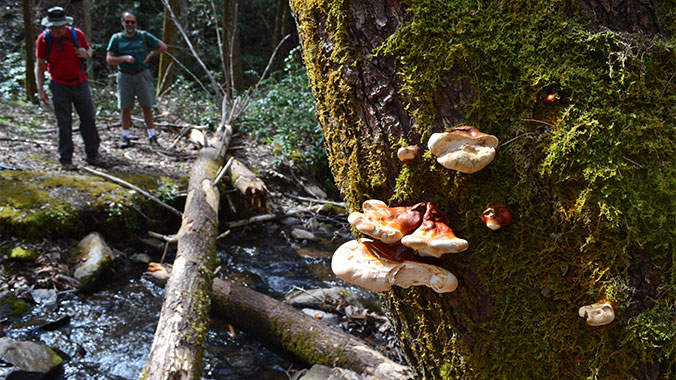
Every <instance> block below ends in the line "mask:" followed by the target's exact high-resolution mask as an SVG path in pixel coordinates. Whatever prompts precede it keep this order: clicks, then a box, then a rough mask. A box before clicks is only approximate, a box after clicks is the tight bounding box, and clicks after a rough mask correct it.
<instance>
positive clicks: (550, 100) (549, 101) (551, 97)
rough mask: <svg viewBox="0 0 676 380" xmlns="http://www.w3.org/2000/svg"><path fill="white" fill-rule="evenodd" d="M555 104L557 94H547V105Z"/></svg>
mask: <svg viewBox="0 0 676 380" xmlns="http://www.w3.org/2000/svg"><path fill="white" fill-rule="evenodd" d="M554 102H556V94H554V93H551V94H547V96H545V103H547V104H554Z"/></svg>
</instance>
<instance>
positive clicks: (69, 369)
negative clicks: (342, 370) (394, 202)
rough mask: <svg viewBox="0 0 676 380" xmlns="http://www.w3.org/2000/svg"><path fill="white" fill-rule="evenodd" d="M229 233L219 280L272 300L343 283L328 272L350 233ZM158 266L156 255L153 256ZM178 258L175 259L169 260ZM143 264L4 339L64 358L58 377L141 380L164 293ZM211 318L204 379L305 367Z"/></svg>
mask: <svg viewBox="0 0 676 380" xmlns="http://www.w3.org/2000/svg"><path fill="white" fill-rule="evenodd" d="M253 230H254V228H251V229H249V230H240V231H235V232H233V233H231V234H230V235H229V236H228V237H226V238H225V239H224V240H226V243H225V244H221V245H219V259H220V260H219V261H220V265H221V270H220V272H219V276H221V277H226V278H230V279H233V280H236V281H238V282H239V283H243V284H246V285H247V286H249V287H251V288H253V289H255V290H257V291H259V292H262V293H265V294H268V295H270V296H272V297H275V298H278V299H280V298H282V296H283V295H284V294H285V293H287V292H289V291H290V290H292V289H294V287H298V288H304V289H312V288H323V287H331V286H338V285H340V286H344V285H346V284H345V283H343V282H341V281H339V280H337V279H336V277H335V276H334V275H333V274H332V273H331V269H330V257H331V254H332V252H333V250H334V249H335V248H336V247H338V245H340V244H341V243H342V242H344V241H345V240H346V239H347V238H348V237H349V236H348V235H347V231H346V230H344V229H343V231H342V232H341V233H340V234H339V235H340V237H339V238H338V239H335V238H334V239H333V241H332V239H325V240H323V241H319V242H298V241H294V240H293V239H290V238H288V237H287V234H288V231H289V230H290V228H289V227H286V226H283V225H281V224H275V223H271V224H268V225H266V226H257V227H255V232H254V231H253ZM153 259H154V260H155V261H158V258H155V257H154V256H153ZM171 259H172V260H173V258H171ZM144 269H145V265H144V264H136V263H132V262H129V261H124V264H122V265H118V266H116V269H115V273H114V274H113V276H111V277H112V278H114V280H109V281H108V282H107V283H105V284H104V285H103V286H101V287H99V288H98V289H99V290H97V291H95V292H93V293H91V294H81V293H77V292H67V293H61V294H59V297H58V301H57V302H56V303H54V304H51V305H47V306H45V307H41V306H40V305H38V306H36V307H35V308H33V309H32V310H31V312H30V313H29V314H27V315H25V316H24V317H23V318H22V319H21V320H20V321H18V322H14V323H13V324H12V325H10V326H9V328H8V329H6V330H5V334H6V335H7V336H8V337H9V338H12V339H16V340H33V341H39V342H42V343H44V344H46V345H48V346H50V347H52V348H56V349H58V350H60V351H61V352H62V353H64V354H66V355H67V357H68V359H67V360H66V361H65V363H64V365H63V368H62V370H60V372H59V373H57V374H56V375H54V376H53V377H52V378H53V379H58V380H65V379H68V380H84V379H96V380H103V379H115V380H121V379H125V380H126V379H136V378H137V376H138V373H139V371H140V370H141V368H142V367H143V364H144V361H145V359H146V357H147V355H148V352H149V350H150V345H151V343H152V341H153V335H154V332H155V327H156V324H157V318H158V316H159V313H160V309H161V307H162V299H163V295H164V290H163V289H162V288H161V287H159V286H158V285H155V284H154V283H152V282H150V281H148V280H146V279H143V278H142V276H141V274H142V272H143V271H144ZM231 333H232V330H231V328H230V326H229V325H228V324H227V323H226V322H224V321H220V320H217V319H212V323H211V328H210V330H209V333H208V337H207V345H206V350H205V360H204V363H205V369H204V372H203V377H202V378H203V379H205V380H207V379H216V380H218V379H229V380H239V379H242V380H245V379H263V380H264V379H271V380H272V379H275V380H276V379H279V380H287V379H288V376H287V375H286V371H287V370H289V369H290V368H294V369H300V368H303V367H305V366H306V365H305V364H303V363H298V362H294V360H293V359H292V358H290V357H288V356H286V355H285V354H284V353H282V352H280V351H276V350H275V349H273V348H270V347H268V346H267V345H266V343H264V342H260V341H258V340H256V338H255V336H253V335H251V334H249V333H246V332H242V331H235V333H234V334H233V335H231Z"/></svg>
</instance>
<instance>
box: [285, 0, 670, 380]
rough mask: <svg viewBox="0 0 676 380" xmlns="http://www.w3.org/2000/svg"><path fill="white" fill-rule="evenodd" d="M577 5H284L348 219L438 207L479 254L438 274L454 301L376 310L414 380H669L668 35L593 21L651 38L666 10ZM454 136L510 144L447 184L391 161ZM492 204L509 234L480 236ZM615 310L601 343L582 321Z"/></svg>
mask: <svg viewBox="0 0 676 380" xmlns="http://www.w3.org/2000/svg"><path fill="white" fill-rule="evenodd" d="M610 3H612V4H613V5H612V6H610V8H608V4H610ZM578 4H579V3H578ZM584 4H586V6H587V8H585V9H589V11H588V10H585V9H571V8H570V7H568V6H566V5H563V4H561V3H555V2H549V1H537V2H528V4H526V3H519V4H513V3H511V2H489V3H485V2H482V3H481V4H480V5H479V4H475V5H471V4H469V3H466V2H460V1H443V2H403V1H402V2H399V1H383V0H370V1H360V2H342V1H328V2H325V1H300V0H292V1H291V8H292V10H293V12H294V16H295V19H296V23H297V28H298V31H299V36H300V38H301V44H302V47H303V54H304V62H305V65H306V67H307V69H308V76H309V78H310V84H311V86H312V90H313V94H314V96H315V100H316V105H317V107H316V108H317V117H318V120H319V122H320V124H321V126H322V129H323V132H324V138H325V143H326V147H327V152H328V155H329V163H330V165H331V168H332V172H333V173H334V179H335V182H336V184H337V186H338V188H339V190H340V191H341V193H342V195H343V197H344V199H345V201H346V203H347V205H348V208H349V209H350V211H361V204H362V202H363V201H364V200H366V199H380V200H383V201H385V202H386V203H388V204H389V205H390V206H403V205H412V204H415V203H417V202H420V201H431V202H434V203H435V204H437V205H438V206H439V207H440V208H441V209H442V210H444V211H445V212H446V214H448V215H449V218H450V226H451V227H452V228H453V229H454V230H455V232H456V234H457V235H458V236H459V237H461V238H464V239H466V240H468V241H469V249H468V250H467V251H465V252H462V253H459V254H450V255H446V257H445V258H443V260H441V261H440V265H442V266H443V267H444V268H446V269H448V270H450V271H451V272H453V273H454V274H455V275H456V276H457V277H458V281H459V287H458V289H457V290H456V291H455V292H453V293H447V294H437V293H435V292H433V291H431V290H430V289H428V288H421V287H413V288H410V289H401V288H397V287H395V288H394V289H393V290H391V291H389V292H387V293H383V301H384V303H385V307H386V308H387V309H388V310H389V313H390V316H391V319H392V323H393V325H394V326H395V329H396V330H397V331H398V337H399V338H400V339H401V340H402V346H403V347H404V350H405V353H406V356H407V359H408V360H409V362H410V364H411V365H412V366H413V367H414V368H415V369H416V372H417V375H418V377H419V378H425V379H448V378H457V379H495V378H505V379H508V378H514V377H515V376H517V377H519V378H532V379H540V378H548V377H551V375H552V374H558V376H560V378H566V379H568V378H570V379H578V378H589V377H598V378H632V377H634V378H638V379H657V378H666V377H669V376H673V375H674V374H675V373H676V365H675V364H674V363H675V362H676V336H675V334H673V333H671V332H670V331H673V329H674V321H675V320H676V311H674V308H673V306H672V305H673V303H674V298H675V297H676V292H675V291H674V289H676V234H675V233H674V229H673V226H671V225H670V224H668V223H665V220H667V219H669V220H674V219H675V218H676V203H675V202H674V201H673V200H672V199H674V198H676V194H675V193H674V191H675V190H674V189H676V183H675V182H676V181H674V180H667V182H668V183H669V185H667V187H665V186H664V184H662V183H661V182H662V181H663V179H664V178H667V177H665V176H668V177H669V178H671V177H673V176H674V175H676V169H675V168H676V162H675V161H674V158H673V157H674V156H673V154H674V148H673V143H671V142H669V141H671V140H673V139H674V138H676V132H675V131H676V128H673V126H674V125H676V109H675V108H674V107H673V98H674V97H676V83H674V81H673V73H674V72H676V64H675V63H674V62H673V52H671V49H670V48H669V47H668V46H670V45H669V43H668V41H667V40H665V39H664V36H659V35H657V36H656V38H653V39H646V38H644V36H643V35H641V34H635V35H628V34H624V33H615V32H613V31H608V30H604V29H602V28H599V27H598V25H596V24H595V23H596V22H598V23H601V24H603V23H604V22H605V21H603V20H607V21H610V20H611V17H609V16H600V15H598V12H596V11H594V12H596V14H597V16H598V17H599V18H600V19H590V18H589V17H586V16H587V15H589V14H590V13H591V12H592V11H593V10H597V9H604V11H605V10H606V9H608V12H609V13H608V15H611V14H613V9H615V10H616V9H620V8H621V9H624V10H626V12H625V11H623V12H624V13H622V14H624V15H626V17H624V18H622V19H621V20H622V27H618V28H617V29H616V30H628V31H636V30H640V31H642V32H643V31H646V32H647V31H651V32H654V31H659V30H660V28H659V20H660V17H659V9H658V8H657V7H656V6H655V4H653V3H651V2H640V4H639V2H638V1H618V2H609V1H606V0H599V1H593V0H589V1H585V2H584ZM599 7H600V8H599ZM618 7H619V8H618ZM632 7H634V8H632ZM635 7H639V8H640V9H641V12H640V15H638V16H637V17H638V18H637V19H635V20H634V19H633V18H632V17H634V16H636V15H632V14H631V12H630V11H629V10H630V9H638V8H635ZM644 15H646V16H644ZM630 16H631V17H630ZM632 20H634V21H632ZM636 28H638V29H636ZM601 62H603V63H601ZM639 78H641V79H639ZM602 89H603V90H602ZM547 95H552V96H553V98H552V97H549V98H547ZM545 99H550V100H551V99H554V100H553V101H550V100H545ZM637 104H641V105H640V106H637ZM655 115H659V116H658V117H655ZM460 125H475V126H477V127H478V128H479V129H480V130H481V131H483V132H485V133H489V134H493V135H496V136H497V137H498V138H499V139H500V141H501V143H502V145H499V146H498V148H497V153H496V157H495V159H494V160H493V162H492V163H491V164H490V165H488V166H487V167H486V168H484V169H483V170H481V171H480V172H478V173H474V174H463V173H459V172H455V171H452V170H448V169H446V168H444V167H442V166H440V165H439V164H438V163H437V162H436V158H435V157H434V156H433V155H432V154H431V153H430V152H426V153H425V155H424V156H423V159H422V161H421V162H420V163H418V164H413V165H405V164H402V163H401V162H399V161H398V160H397V158H396V151H397V148H399V147H401V146H406V145H409V144H415V145H421V146H423V147H426V146H427V142H428V139H429V137H430V136H431V134H432V133H437V132H443V131H444V130H447V129H450V128H452V127H455V126H460ZM620 125H621V127H619V129H621V130H622V131H620V130H618V129H617V128H618V126H620ZM649 131H650V132H649ZM646 133H649V134H650V135H651V136H652V137H651V138H648V137H647V136H646V135H645V134H646ZM654 138H656V139H657V140H658V141H659V142H654V141H653V140H652V139H654ZM654 144H657V145H654ZM655 146H662V147H663V148H659V149H658V150H654V151H652V152H653V153H648V151H649V150H650V148H649V147H655ZM639 152H642V153H640V154H639ZM637 155H638V156H637ZM638 157H640V159H638ZM665 157H669V158H667V159H666V162H665V161H664V160H665ZM602 173H605V174H602ZM611 173H612V174H611ZM620 173H621V174H620ZM649 189H656V190H655V191H653V190H649ZM657 189H659V190H657ZM660 194H661V195H660ZM663 197H667V198H668V199H670V200H669V201H666V202H665V201H664V200H663V199H667V198H663ZM493 201H499V202H502V203H505V204H507V205H508V208H509V209H510V210H511V212H512V215H513V217H514V218H513V221H512V224H511V225H510V226H507V227H503V228H501V229H500V230H498V231H491V230H489V229H487V228H486V227H484V226H483V225H481V220H480V219H481V218H480V217H481V213H482V210H484V209H485V208H486V206H487V204H489V203H490V202H493ZM648 215H664V216H665V217H666V219H662V218H661V217H660V218H656V217H648ZM602 298H607V299H609V300H611V301H613V302H615V303H616V304H615V314H616V318H615V321H614V322H612V323H611V324H610V325H608V326H603V327H591V326H588V325H587V324H586V323H585V321H584V319H582V318H580V317H579V316H578V308H579V307H581V306H583V305H586V304H591V303H594V302H596V301H598V300H600V299H602ZM651 331H653V332H654V331H658V332H657V333H655V334H656V335H653V332H651ZM658 336H659V337H658Z"/></svg>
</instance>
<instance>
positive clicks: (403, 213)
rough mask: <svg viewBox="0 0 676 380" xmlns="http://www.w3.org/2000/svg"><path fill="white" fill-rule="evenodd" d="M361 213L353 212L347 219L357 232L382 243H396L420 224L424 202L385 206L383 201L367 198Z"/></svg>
mask: <svg viewBox="0 0 676 380" xmlns="http://www.w3.org/2000/svg"><path fill="white" fill-rule="evenodd" d="M362 208H363V211H364V212H363V213H361V212H353V213H351V214H350V216H349V217H348V218H347V221H348V222H349V223H350V224H351V225H353V226H354V227H355V228H356V229H357V230H358V231H359V232H361V233H364V234H366V235H369V236H371V237H373V238H376V239H378V240H380V241H382V242H383V243H387V244H391V243H396V242H398V241H399V240H401V238H402V237H403V236H404V235H408V234H409V233H411V232H412V231H414V230H415V229H416V228H418V226H419V225H420V222H421V221H422V216H423V214H424V212H425V204H424V203H418V204H415V205H413V206H410V207H387V205H386V204H385V202H383V201H379V200H377V199H369V200H367V201H365V202H364V203H363V205H362Z"/></svg>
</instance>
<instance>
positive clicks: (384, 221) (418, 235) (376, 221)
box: [332, 93, 615, 326]
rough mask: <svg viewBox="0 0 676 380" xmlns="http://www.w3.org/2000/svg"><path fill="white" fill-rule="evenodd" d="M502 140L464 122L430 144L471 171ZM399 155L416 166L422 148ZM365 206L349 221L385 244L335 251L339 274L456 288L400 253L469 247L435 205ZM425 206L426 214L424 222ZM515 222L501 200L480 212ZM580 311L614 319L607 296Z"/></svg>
mask: <svg viewBox="0 0 676 380" xmlns="http://www.w3.org/2000/svg"><path fill="white" fill-rule="evenodd" d="M556 100H557V98H556V94H554V93H551V94H548V95H547V96H546V97H545V98H544V101H545V103H547V104H553V103H554V102H556ZM498 144H499V141H498V138H497V137H495V136H493V135H489V134H486V133H483V132H481V131H479V130H478V129H477V128H476V127H473V126H460V127H455V128H453V129H452V130H450V131H447V132H442V133H433V134H432V136H430V138H429V140H428V142H427V147H428V148H429V150H430V152H431V153H432V154H433V155H434V156H435V157H436V158H437V162H439V164H441V165H442V166H443V167H445V168H447V169H452V170H457V171H459V172H462V173H468V174H472V173H476V172H478V171H479V170H481V169H483V168H485V167H486V166H487V165H488V164H490V163H491V162H492V161H493V158H494V157H495V148H496V147H497V146H498ZM397 157H398V158H399V160H400V161H401V162H403V163H404V164H417V163H418V162H420V160H421V157H422V148H420V147H419V146H416V145H409V146H405V147H401V148H399V150H398V151H397ZM363 208H364V213H363V214H362V213H358V212H355V213H352V214H351V215H350V217H349V219H348V221H349V222H350V223H351V224H352V225H354V226H355V228H357V230H359V231H360V232H362V233H365V234H367V235H369V236H372V237H374V238H376V239H379V240H380V241H382V242H383V243H386V244H383V243H380V242H377V241H376V242H374V241H372V240H369V239H360V240H358V241H357V240H353V241H350V242H347V243H345V244H343V246H341V247H340V248H338V250H337V251H336V253H335V254H334V259H333V263H332V268H333V271H334V272H335V273H336V275H338V277H340V278H342V279H344V280H346V281H348V282H352V283H355V284H357V285H361V286H363V287H366V288H369V289H372V290H388V289H390V287H391V285H400V286H403V287H409V286H411V285H427V286H430V287H431V288H433V289H434V290H436V291H437V292H439V293H443V292H452V291H453V290H455V288H456V287H457V279H456V278H455V276H454V275H453V274H451V273H450V272H448V271H446V270H445V269H443V268H439V267H436V266H433V265H429V264H419V263H417V261H416V260H417V259H416V256H413V255H411V254H410V252H408V253H406V254H405V255H404V254H403V253H402V252H404V251H405V250H406V249H409V250H412V251H415V253H417V254H418V257H420V256H432V257H437V258H438V257H441V255H443V254H444V253H449V252H462V251H464V250H465V249H467V241H465V240H463V239H459V238H457V237H456V236H455V234H454V233H453V230H451V229H450V227H448V225H447V224H446V223H444V222H443V221H442V220H443V219H445V217H444V216H442V215H441V214H440V212H439V211H438V210H436V209H435V208H434V206H433V205H432V204H431V203H418V204H416V205H414V206H411V207H408V208H407V207H395V208H388V207H387V206H386V205H385V203H383V202H381V201H377V200H369V201H366V202H364V205H363ZM422 209H424V214H423V218H422V221H420V213H421V210H422ZM511 221H512V216H511V214H510V212H509V210H508V209H507V206H505V205H504V204H502V203H499V202H491V203H489V204H488V207H487V208H486V210H484V212H483V213H482V214H481V222H482V223H483V224H484V225H485V226H486V227H488V228H489V229H491V230H493V231H495V230H498V229H500V228H501V227H505V226H507V225H509V224H510V222H511ZM387 244H391V245H387ZM392 252H397V255H395V256H396V258H392V255H391V253H392ZM362 262H363V263H366V262H368V263H367V264H365V265H364V266H363V267H358V263H362ZM413 263H415V264H413ZM413 265H415V266H413ZM423 265H424V266H423ZM402 268H403V269H402ZM414 268H415V269H414ZM423 268H424V269H423ZM339 273H340V274H339ZM341 276H342V277H341ZM578 313H579V315H580V317H582V318H585V319H586V321H587V324H588V325H590V326H603V325H607V324H609V323H611V322H612V321H613V320H614V319H615V310H614V308H613V302H609V301H606V300H601V301H599V302H596V303H594V304H591V305H585V306H582V307H580V309H579V311H578Z"/></svg>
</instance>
